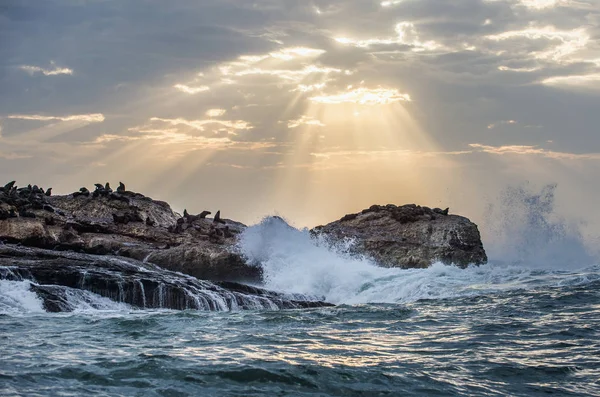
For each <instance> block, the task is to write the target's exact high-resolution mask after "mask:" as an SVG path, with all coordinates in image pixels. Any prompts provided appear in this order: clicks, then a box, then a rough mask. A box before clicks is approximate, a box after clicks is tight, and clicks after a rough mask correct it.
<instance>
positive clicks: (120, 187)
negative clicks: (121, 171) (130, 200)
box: [117, 182, 125, 193]
mask: <svg viewBox="0 0 600 397" xmlns="http://www.w3.org/2000/svg"><path fill="white" fill-rule="evenodd" d="M117 193H125V184H124V183H123V182H119V187H118V188H117Z"/></svg>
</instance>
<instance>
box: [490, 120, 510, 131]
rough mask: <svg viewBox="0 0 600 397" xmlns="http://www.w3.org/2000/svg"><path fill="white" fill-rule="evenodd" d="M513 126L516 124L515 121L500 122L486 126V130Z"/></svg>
mask: <svg viewBox="0 0 600 397" xmlns="http://www.w3.org/2000/svg"><path fill="white" fill-rule="evenodd" d="M513 124H517V122H516V121H515V120H502V121H499V122H497V123H492V124H488V126H487V128H488V130H492V129H494V128H496V127H498V126H500V125H513Z"/></svg>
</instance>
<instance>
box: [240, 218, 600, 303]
mask: <svg viewBox="0 0 600 397" xmlns="http://www.w3.org/2000/svg"><path fill="white" fill-rule="evenodd" d="M240 248H241V250H242V252H243V253H244V254H245V255H246V256H247V257H248V258H249V259H250V260H251V261H253V262H255V263H256V264H257V265H258V266H262V269H263V273H264V277H265V284H266V285H265V286H266V288H268V289H273V290H279V291H283V292H288V293H302V294H309V295H316V296H322V297H325V299H326V300H327V301H328V302H331V303H336V304H360V303H397V302H408V301H414V300H418V299H428V298H451V297H457V296H465V295H480V294H486V293H490V292H495V291H503V290H509V289H519V288H532V287H535V286H539V285H560V284H561V283H562V284H569V283H578V282H581V281H582V280H587V281H586V282H589V281H594V280H598V279H600V268H599V267H592V268H588V269H585V270H581V271H557V270H552V269H545V270H544V269H540V268H539V267H535V268H527V267H524V266H516V265H511V266H505V265H497V264H496V265H494V264H489V265H484V266H480V267H469V268H467V269H460V268H457V267H455V266H446V265H443V264H439V263H438V264H434V265H433V266H431V267H429V268H427V269H408V270H402V269H386V268H381V267H377V266H376V265H375V264H374V263H373V262H372V261H370V260H369V259H366V258H356V257H352V256H350V255H349V254H347V248H348V247H347V245H343V246H341V247H340V246H338V247H333V248H332V247H330V246H328V245H326V244H323V243H322V242H320V241H319V240H316V239H314V238H311V236H310V234H309V232H308V231H307V230H297V229H294V228H292V227H291V226H289V225H287V224H286V223H285V222H284V221H283V220H281V219H280V218H265V219H264V220H263V221H262V222H261V223H260V224H258V225H255V226H252V227H250V228H248V229H247V230H246V231H244V233H243V234H242V236H241V238H240Z"/></svg>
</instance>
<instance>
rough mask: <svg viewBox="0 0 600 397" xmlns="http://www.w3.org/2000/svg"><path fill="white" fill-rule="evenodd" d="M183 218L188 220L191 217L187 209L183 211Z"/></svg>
mask: <svg viewBox="0 0 600 397" xmlns="http://www.w3.org/2000/svg"><path fill="white" fill-rule="evenodd" d="M183 216H184V217H185V218H187V217H188V216H190V214H188V212H187V209H184V210H183Z"/></svg>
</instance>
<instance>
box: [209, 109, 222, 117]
mask: <svg viewBox="0 0 600 397" xmlns="http://www.w3.org/2000/svg"><path fill="white" fill-rule="evenodd" d="M226 112H227V110H225V109H208V110H207V111H206V113H205V114H206V115H207V116H208V117H211V118H212V117H221V116H223V115H224V114H225V113H226Z"/></svg>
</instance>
